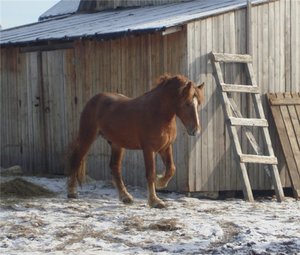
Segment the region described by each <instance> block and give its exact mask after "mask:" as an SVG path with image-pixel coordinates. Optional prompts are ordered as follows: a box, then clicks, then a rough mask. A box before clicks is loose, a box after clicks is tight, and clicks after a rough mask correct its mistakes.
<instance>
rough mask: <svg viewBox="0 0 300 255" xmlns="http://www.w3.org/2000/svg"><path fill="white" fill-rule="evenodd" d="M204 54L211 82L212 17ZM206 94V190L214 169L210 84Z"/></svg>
mask: <svg viewBox="0 0 300 255" xmlns="http://www.w3.org/2000/svg"><path fill="white" fill-rule="evenodd" d="M206 25H207V26H206V31H207V34H206V44H207V48H206V52H207V53H206V56H207V83H208V84H212V79H213V77H212V72H213V70H212V63H211V60H210V58H209V52H211V51H212V50H213V47H212V44H213V38H212V37H213V33H212V27H213V24H212V18H209V19H207V24H206ZM206 91H207V92H206V95H207V97H206V98H207V160H208V161H207V172H208V173H207V175H208V176H207V180H206V182H207V190H208V191H214V174H213V171H214V169H215V160H214V157H215V150H214V146H213V145H214V139H215V137H214V133H213V130H214V126H213V125H214V123H213V115H214V111H215V107H214V94H213V89H212V86H211V85H210V86H207V87H206Z"/></svg>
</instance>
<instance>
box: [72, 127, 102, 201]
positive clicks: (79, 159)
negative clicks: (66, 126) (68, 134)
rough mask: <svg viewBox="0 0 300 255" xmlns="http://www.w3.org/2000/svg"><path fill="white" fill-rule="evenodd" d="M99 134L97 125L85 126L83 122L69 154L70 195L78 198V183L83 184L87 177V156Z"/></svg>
mask: <svg viewBox="0 0 300 255" xmlns="http://www.w3.org/2000/svg"><path fill="white" fill-rule="evenodd" d="M97 135H98V130H97V128H96V127H92V126H89V127H88V126H85V127H83V123H81V126H80V129H79V135H78V137H77V139H76V140H75V142H74V144H73V145H72V147H71V150H70V153H69V156H68V169H67V171H68V175H69V179H68V197H69V198H76V197H77V192H76V186H77V183H79V184H81V183H82V182H83V181H84V179H85V174H86V173H85V156H86V154H87V152H88V150H89V148H90V147H91V145H92V143H93V142H94V140H95V139H96V137H97Z"/></svg>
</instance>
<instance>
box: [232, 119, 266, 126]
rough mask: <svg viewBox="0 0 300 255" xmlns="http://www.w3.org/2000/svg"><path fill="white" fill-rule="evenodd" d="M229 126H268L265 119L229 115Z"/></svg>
mask: <svg viewBox="0 0 300 255" xmlns="http://www.w3.org/2000/svg"><path fill="white" fill-rule="evenodd" d="M229 122H230V124H231V126H249V127H251V126H253V127H268V126H269V124H268V121H267V120H266V119H251V118H235V117H229Z"/></svg>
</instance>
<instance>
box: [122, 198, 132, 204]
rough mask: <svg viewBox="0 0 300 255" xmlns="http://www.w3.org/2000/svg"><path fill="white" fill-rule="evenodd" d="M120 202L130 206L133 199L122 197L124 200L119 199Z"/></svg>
mask: <svg viewBox="0 0 300 255" xmlns="http://www.w3.org/2000/svg"><path fill="white" fill-rule="evenodd" d="M121 201H122V202H123V203H124V204H132V203H133V199H132V198H131V197H124V198H122V199H121Z"/></svg>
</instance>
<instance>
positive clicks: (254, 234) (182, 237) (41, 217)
mask: <svg viewBox="0 0 300 255" xmlns="http://www.w3.org/2000/svg"><path fill="white" fill-rule="evenodd" d="M25 179H26V180H28V181H31V182H34V183H36V184H39V185H42V186H44V187H47V188H48V189H50V190H53V191H55V192H56V193H57V196H55V197H53V198H34V199H17V198H15V199H13V198H10V199H2V200H1V204H0V205H1V214H0V216H1V218H0V253H1V254H44V253H48V254H300V223H299V222H300V202H299V201H296V200H294V199H292V198H288V199H287V201H286V202H283V203H277V202H276V201H274V200H268V199H265V200H261V201H260V202H255V203H248V202H244V201H243V200H239V199H234V200H228V201H221V200H218V201H216V200H214V201H213V200H200V199H197V198H189V197H185V196H184V195H180V194H176V193H161V194H159V196H160V197H161V198H162V199H163V200H164V201H166V204H167V206H168V207H167V208H166V209H151V208H149V207H148V205H147V201H146V198H147V192H146V190H145V189H142V188H134V187H129V191H130V192H131V194H132V195H134V197H135V202H134V204H132V205H124V204H122V203H121V202H119V200H118V196H117V193H116V191H115V190H114V188H113V187H112V186H111V185H110V184H108V183H105V182H101V181H97V182H96V181H95V182H91V183H89V184H85V185H84V186H83V188H82V189H80V190H79V191H80V194H79V195H80V196H79V197H80V198H79V199H76V200H68V199H66V193H65V183H66V179H63V178H61V179H60V178H54V179H47V178H38V177H25Z"/></svg>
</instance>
